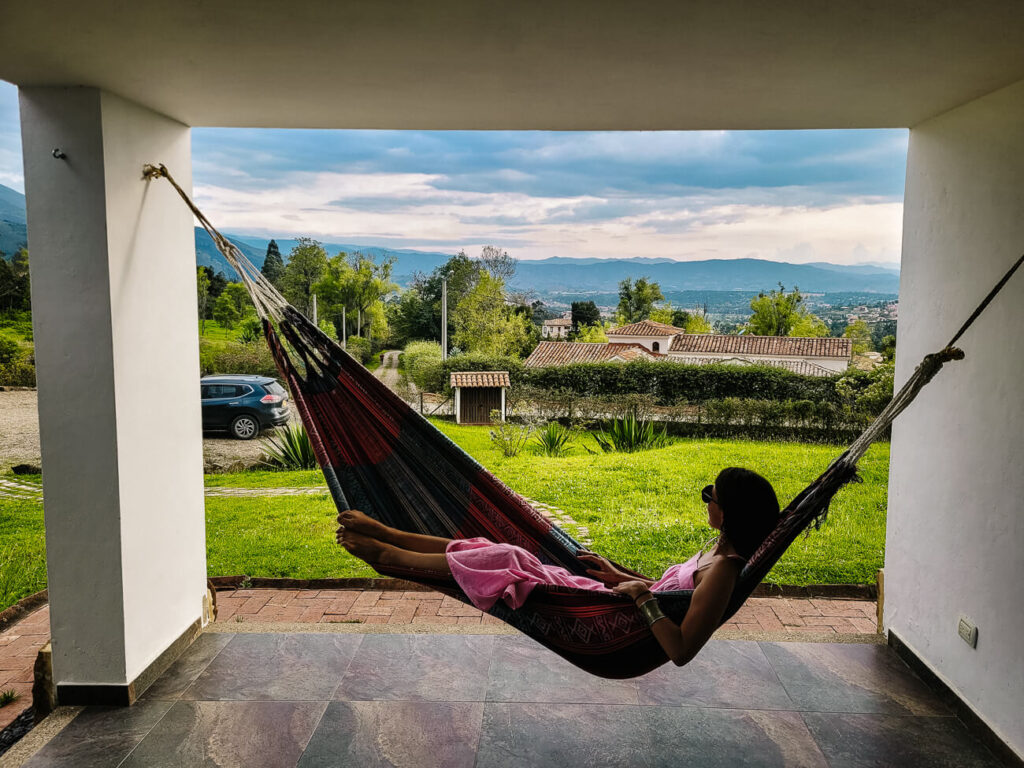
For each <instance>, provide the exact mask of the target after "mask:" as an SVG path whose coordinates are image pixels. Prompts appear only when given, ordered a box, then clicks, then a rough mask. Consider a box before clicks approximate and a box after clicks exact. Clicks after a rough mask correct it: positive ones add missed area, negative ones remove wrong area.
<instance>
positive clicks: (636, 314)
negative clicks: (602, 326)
mask: <svg viewBox="0 0 1024 768" xmlns="http://www.w3.org/2000/svg"><path fill="white" fill-rule="evenodd" d="M664 300H665V297H664V296H663V295H662V293H661V286H659V285H658V284H657V283H653V282H650V281H649V280H648V279H647V278H646V277H641V278H638V279H637V281H636V282H633V279H632V278H629V277H627V278H626V279H625V280H623V281H622V282H621V283H619V311H618V319H619V322H621V323H622V324H624V325H628V324H629V323H637V322H640V321H641V320H646V319H647V318H649V317H650V316H651V311H652V310H653V309H654V304H655V302H658V301H664Z"/></svg>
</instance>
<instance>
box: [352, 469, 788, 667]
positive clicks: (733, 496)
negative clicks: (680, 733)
mask: <svg viewBox="0 0 1024 768" xmlns="http://www.w3.org/2000/svg"><path fill="white" fill-rule="evenodd" d="M701 497H702V499H703V501H704V502H705V503H706V504H707V509H708V523H709V524H710V525H711V527H712V528H714V529H716V530H718V531H720V532H721V533H720V535H719V536H718V539H717V540H716V541H715V543H714V546H713V547H712V548H711V549H710V551H707V552H705V551H703V550H702V551H700V552H698V553H697V554H696V555H694V556H693V557H691V558H690V559H689V560H687V561H686V562H685V563H681V564H679V565H673V566H671V567H670V568H669V569H668V570H667V571H665V573H664V575H662V577H661V578H660V579H658V580H657V581H652V580H647V579H639V578H637V577H636V576H635V575H633V574H627V573H623V572H622V571H620V570H618V569H617V568H615V566H614V565H612V564H611V563H610V562H609V561H608V560H606V559H605V558H603V557H600V556H599V555H595V554H593V553H590V552H583V553H580V554H579V555H578V557H579V559H580V560H581V561H583V562H584V563H585V564H587V565H590V566H591V568H589V569H588V570H587V573H589V574H590V575H591V576H592V578H587V577H586V576H577V575H576V574H573V573H571V572H569V571H567V570H566V569H564V568H560V567H558V566H553V565H545V564H543V563H541V561H540V560H539V559H537V557H535V556H534V555H533V554H531V553H530V552H527V551H526V550H525V549H522V548H520V547H516V546H514V545H512V544H495V543H494V542H491V541H488V540H487V539H482V538H476V539H444V538H440V537H437V536H425V535H422V534H417V533H406V532H404V531H399V530H397V529H395V528H390V527H388V526H386V525H384V524H383V523H380V522H378V521H376V520H373V519H372V518H370V517H368V516H366V515H365V514H363V513H362V512H359V511H357V510H352V509H350V510H346V511H344V512H342V513H340V514H339V515H338V523H339V528H338V534H337V541H338V543H339V544H341V545H342V546H343V547H345V549H346V550H348V551H349V552H350V553H351V554H353V555H355V556H356V557H358V558H360V559H361V560H365V561H366V562H367V563H369V564H370V565H375V564H380V565H396V566H401V567H405V568H415V569H420V570H431V571H440V572H443V573H450V574H451V576H452V578H453V579H454V580H455V582H456V583H457V584H458V585H459V587H460V588H461V589H462V591H463V592H465V594H466V596H467V597H469V599H470V600H471V601H472V603H473V605H474V606H476V607H477V608H479V609H480V610H482V611H486V610H488V609H489V608H490V607H491V606H492V605H494V603H495V602H496V601H497V600H499V599H503V600H504V601H505V602H506V603H507V604H508V605H509V606H510V607H511V608H518V607H519V606H521V605H522V604H523V603H524V602H525V601H526V598H527V597H528V596H529V594H530V592H531V590H533V588H534V587H535V586H537V585H538V584H552V585H558V586H566V587H575V588H577V589H589V590H594V591H605V592H607V591H612V592H617V593H619V594H622V595H627V596H629V597H630V598H632V599H633V601H634V602H635V603H636V605H637V608H638V610H639V611H640V612H641V613H642V614H643V615H644V617H645V618H646V619H647V621H648V623H649V624H650V626H651V631H652V633H653V634H654V636H655V638H657V640H658V642H659V643H660V644H661V647H662V648H663V649H664V650H665V653H666V654H667V655H668V657H669V658H670V659H671V660H672V661H673V662H674V663H675V664H677V665H683V664H686V663H687V662H688V661H690V660H691V659H692V658H693V657H694V656H695V655H696V654H697V652H698V651H699V650H700V649H701V648H702V647H703V646H704V644H705V643H706V642H707V641H708V639H709V638H710V637H711V635H712V633H713V632H714V631H715V629H716V628H717V627H718V625H719V622H720V621H721V618H722V616H723V615H724V613H725V609H726V606H727V605H728V603H729V598H730V597H731V595H732V592H733V587H734V586H735V585H736V580H737V578H738V577H739V574H740V571H741V570H742V569H743V564H744V563H745V562H746V561H747V559H748V558H749V557H750V556H751V555H753V554H754V552H755V551H756V550H757V548H758V547H759V546H760V545H761V542H762V541H764V539H765V537H766V536H767V535H768V534H769V533H770V532H771V531H772V529H774V528H775V526H776V524H777V522H778V518H779V502H778V500H777V499H776V496H775V491H774V490H773V489H772V486H771V484H770V483H769V482H768V481H767V480H765V479H764V478H763V477H761V476H760V475H758V474H756V473H755V472H751V471H750V470H748V469H741V468H739V467H729V468H728V469H724V470H722V471H721V472H720V473H719V475H718V477H717V478H715V483H714V485H709V486H707V487H706V488H704V489H703V491H701ZM676 590H693V597H692V601H691V603H690V608H689V610H688V611H687V613H686V617H685V619H684V620H683V623H682V625H681V626H676V625H675V624H673V623H672V622H671V621H662V620H661V619H664V618H667V617H666V616H665V615H664V614H662V612H661V609H660V608H659V607H658V600H657V597H656V595H657V593H658V592H659V591H676Z"/></svg>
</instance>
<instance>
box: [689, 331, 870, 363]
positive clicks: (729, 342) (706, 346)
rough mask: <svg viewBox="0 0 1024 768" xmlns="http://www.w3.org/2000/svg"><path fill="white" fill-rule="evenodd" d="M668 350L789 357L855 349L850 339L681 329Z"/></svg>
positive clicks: (846, 354)
mask: <svg viewBox="0 0 1024 768" xmlns="http://www.w3.org/2000/svg"><path fill="white" fill-rule="evenodd" d="M669 352H695V353H698V354H700V353H705V354H707V353H716V354H730V355H785V356H789V357H840V358H846V359H849V358H850V356H851V355H852V353H853V341H852V340H851V339H830V338H804V337H790V336H727V335H724V334H718V333H681V334H679V335H678V336H676V337H675V338H674V339H672V346H671V347H669Z"/></svg>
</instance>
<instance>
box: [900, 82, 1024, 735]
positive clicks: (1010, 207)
mask: <svg viewBox="0 0 1024 768" xmlns="http://www.w3.org/2000/svg"><path fill="white" fill-rule="evenodd" d="M907 166H908V167H907V188H906V202H905V210H904V232H903V268H902V278H901V285H900V310H901V317H900V322H899V345H898V355H897V384H898V383H900V382H901V381H904V380H906V378H907V376H908V375H909V373H910V371H911V368H912V366H914V365H915V364H916V363H917V362H918V361H919V360H920V359H921V357H922V356H923V355H924V354H925V353H926V352H929V351H933V350H937V349H939V348H941V347H942V346H943V345H944V344H945V343H947V342H948V341H949V339H950V338H951V337H952V335H953V333H954V332H955V331H956V329H957V328H958V327H959V325H960V323H961V322H962V321H963V320H965V319H966V318H967V316H968V315H969V314H970V312H971V311H972V310H973V309H974V307H975V306H976V305H977V304H978V302H979V301H980V300H981V299H982V298H983V297H984V296H985V294H986V293H987V292H988V291H989V289H991V287H992V286H993V285H994V284H995V282H996V281H997V280H998V279H999V278H1000V277H1001V276H1002V275H1003V273H1004V272H1005V270H1006V269H1007V268H1008V267H1009V266H1010V264H1012V263H1013V262H1014V260H1015V259H1016V258H1017V257H1018V256H1019V255H1020V254H1021V252H1022V251H1024V81H1022V82H1020V83H1017V84H1016V85H1013V86H1010V87H1009V88H1005V89H1003V90H1000V91H998V92H996V93H994V94H991V95H989V96H987V97H985V98H982V99H979V100H977V101H974V102H972V103H969V104H967V105H965V106H962V107H960V108H958V109H955V110H953V111H951V112H948V113H946V114H944V115H942V116H940V117H937V118H935V119H933V120H930V121H928V122H926V123H923V124H921V125H918V126H916V127H915V128H913V129H912V130H911V132H910V149H909V156H908V160H907ZM1022 331H1024V274H1021V273H1018V274H1017V275H1016V276H1015V277H1014V279H1013V280H1012V282H1010V283H1009V284H1007V286H1006V287H1005V288H1004V289H1003V292H1002V294H1001V295H1000V296H999V297H998V298H997V299H996V300H995V302H994V303H993V304H992V305H991V306H990V307H989V308H988V310H987V311H986V312H985V314H984V315H983V316H982V317H981V318H980V319H979V320H978V321H977V322H976V323H975V325H974V326H973V328H972V329H971V330H970V331H969V332H968V333H967V334H966V336H964V338H963V339H962V340H961V341H960V342H959V345H960V346H961V347H962V348H963V349H964V351H965V352H966V353H967V357H966V359H965V360H963V361H962V362H957V363H951V364H949V365H947V367H946V369H945V370H943V371H942V372H941V373H940V374H939V375H938V376H937V377H936V379H935V380H934V381H933V382H932V383H931V384H930V385H929V386H928V387H927V388H926V389H925V390H924V391H923V392H922V393H921V395H920V396H919V397H918V400H917V401H916V402H915V403H914V404H913V405H912V406H911V407H910V408H909V409H908V410H907V411H906V412H905V413H904V414H903V415H902V416H901V417H900V418H899V419H898V420H897V422H896V424H895V426H894V428H893V442H892V463H891V470H890V487H889V516H888V530H887V549H886V563H885V567H886V580H885V583H886V596H885V625H886V628H887V629H891V630H893V631H895V632H896V633H897V634H898V635H899V637H900V638H902V639H903V640H904V641H905V642H906V643H907V644H908V645H909V646H910V647H911V648H912V649H913V650H914V651H916V652H917V654H918V655H919V656H920V657H921V658H922V659H923V660H924V661H925V662H926V663H927V664H929V665H930V666H931V667H932V668H933V670H934V671H935V672H936V673H937V674H938V675H940V676H941V677H942V678H943V679H944V680H945V681H946V682H947V683H948V684H949V685H951V686H952V687H953V688H954V689H955V690H956V691H958V692H959V693H960V695H961V696H962V697H963V698H964V699H965V700H966V701H968V702H969V703H970V704H971V705H972V706H973V707H974V708H975V709H976V710H977V712H978V714H979V715H980V716H981V717H982V718H983V719H984V720H985V721H986V722H988V723H989V724H990V725H991V726H992V727H993V728H994V729H995V730H996V731H997V732H998V733H999V734H1000V735H1001V736H1002V737H1003V738H1004V739H1005V740H1006V741H1007V742H1008V743H1009V744H1010V745H1011V746H1012V747H1013V748H1015V749H1016V750H1017V751H1018V752H1020V753H1022V754H1024V717H1022V716H1021V713H1022V712H1024V639H1022V638H1024V608H1022V605H1024V603H1022V600H1021V586H1022V585H1024V467H1022V464H1021V460H1022V458H1024V400H1022V397H1021V395H1022V392H1024V333H1022ZM961 614H965V615H967V616H968V617H969V618H970V619H972V620H973V621H974V622H976V623H977V625H978V628H979V639H978V647H977V649H971V648H970V647H969V646H967V645H966V644H965V643H964V642H963V641H962V640H961V639H960V638H959V636H958V635H957V622H958V618H959V616H960V615H961Z"/></svg>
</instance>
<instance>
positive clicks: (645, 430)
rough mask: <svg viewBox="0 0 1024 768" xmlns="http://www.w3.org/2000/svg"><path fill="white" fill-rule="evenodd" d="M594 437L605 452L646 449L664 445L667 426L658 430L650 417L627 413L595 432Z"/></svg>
mask: <svg viewBox="0 0 1024 768" xmlns="http://www.w3.org/2000/svg"><path fill="white" fill-rule="evenodd" d="M594 439H595V440H596V441H597V444H598V445H599V446H600V447H601V450H602V451H604V452H605V453H611V452H613V451H617V452H619V453H633V452H635V451H646V450H648V449H650V448H662V447H664V445H665V444H666V443H667V442H668V427H664V426H663V427H662V428H661V429H660V430H659V429H658V428H657V427H656V426H655V424H654V422H653V421H651V420H650V419H638V418H637V417H636V414H634V413H628V414H626V415H625V416H624V417H623V418H621V419H613V420H612V421H611V422H609V424H608V425H607V427H605V428H604V429H600V430H598V431H597V432H595V433H594Z"/></svg>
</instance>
